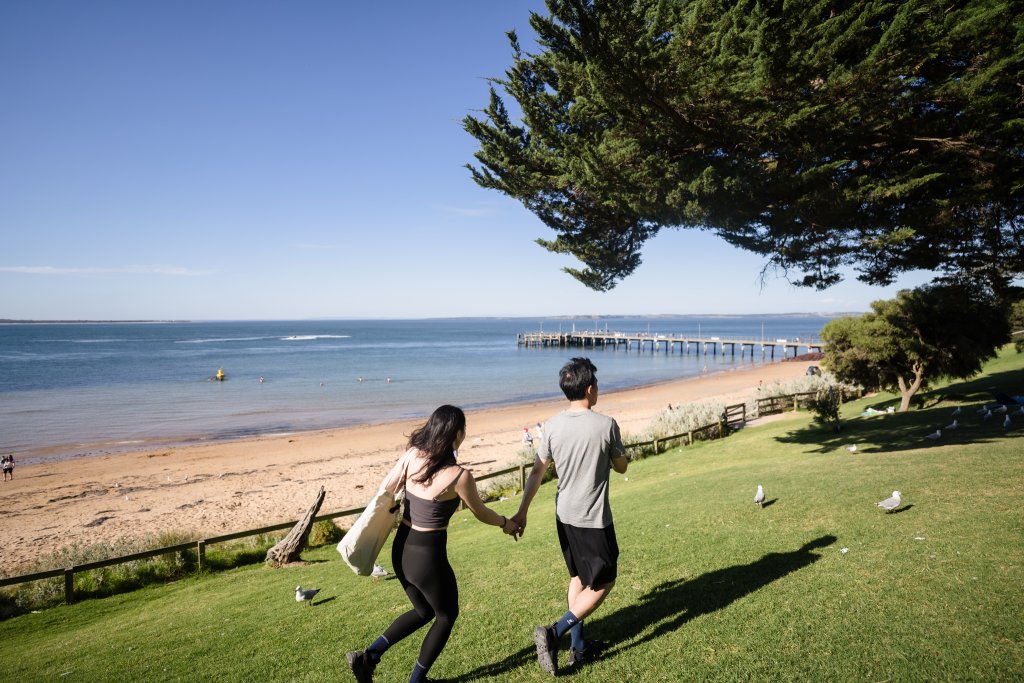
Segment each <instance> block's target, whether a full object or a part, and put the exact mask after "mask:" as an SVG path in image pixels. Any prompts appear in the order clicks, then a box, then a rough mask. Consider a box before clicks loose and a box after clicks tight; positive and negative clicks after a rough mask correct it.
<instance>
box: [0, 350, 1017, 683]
mask: <svg viewBox="0 0 1024 683" xmlns="http://www.w3.org/2000/svg"><path fill="white" fill-rule="evenodd" d="M1022 368H1024V359H1022V357H1021V356H1017V355H1014V354H1009V353H1004V354H1002V355H1001V356H1000V357H999V358H998V359H997V360H995V361H993V362H992V363H991V364H989V366H988V367H987V369H986V373H985V375H984V376H982V377H979V378H978V379H977V380H974V381H972V382H967V383H960V384H955V385H951V386H946V387H942V388H940V389H937V390H935V391H933V392H932V393H931V394H929V396H928V397H926V400H925V401H924V403H923V406H922V407H921V408H919V409H917V410H913V411H911V412H910V413H906V414H900V415H881V416H872V417H860V413H861V412H862V411H863V410H864V409H865V408H866V407H867V406H879V405H884V404H885V403H886V402H887V401H890V400H891V399H892V397H885V396H880V397H873V398H870V399H864V400H861V401H858V402H855V403H852V404H849V405H847V406H845V407H844V418H845V421H844V427H843V430H842V431H841V432H840V433H838V434H833V433H832V432H830V431H828V432H827V431H824V430H822V429H820V428H819V427H817V426H815V425H813V424H811V423H810V420H809V419H808V417H807V416H806V414H798V415H793V416H789V417H786V418H784V419H782V420H778V421H774V422H768V423H766V424H763V425H761V426H754V427H751V428H748V429H745V430H742V431H741V432H739V433H737V434H735V435H733V436H731V437H729V438H728V439H725V440H723V441H717V442H708V443H705V444H702V445H698V446H695V447H692V448H687V449H681V450H676V451H672V452H669V453H667V454H664V455H661V456H658V457H655V458H650V459H647V460H643V461H640V462H636V463H634V464H632V465H631V467H630V470H629V472H628V474H627V475H626V477H625V478H623V477H621V476H618V475H613V477H614V480H613V484H612V507H613V510H614V515H615V525H616V529H617V532H618V536H619V543H620V545H621V547H622V557H621V559H620V570H619V571H620V573H619V581H618V584H617V585H616V587H615V589H614V591H613V592H612V594H611V596H610V597H609V598H608V600H607V601H606V602H605V604H604V605H603V606H602V607H601V609H600V610H599V611H598V612H597V613H596V614H595V615H593V616H592V617H591V618H590V619H589V620H588V621H587V623H586V627H585V628H586V633H587V635H588V636H589V637H595V638H601V639H603V640H606V641H608V642H609V643H610V645H611V648H610V651H609V653H608V654H607V656H605V657H604V658H602V659H600V660H599V661H597V662H595V663H593V664H591V665H589V666H588V667H586V669H585V670H584V671H582V672H580V673H578V674H575V675H573V676H572V677H573V678H577V677H578V678H580V679H581V680H584V679H585V680H587V681H607V682H609V683H612V682H616V683H618V682H620V681H684V680H686V681H688V680H700V681H747V680H755V679H763V680H782V681H788V680H806V681H810V680H814V681H821V680H828V681H847V680H849V681H861V680H864V681H883V680H903V681H926V680H927V681H936V680H958V681H959V680H986V681H999V680H1005V681H1011V680H1021V679H1024V620H1022V619H1021V614H1022V613H1024V589H1022V585H1024V568H1022V552H1021V541H1022V531H1024V511H1022V510H1024V505H1022V503H1024V500H1022V495H1024V440H1022V438H1021V437H1024V417H1018V418H1014V420H1015V423H1014V425H1013V426H1012V427H1011V428H1009V429H1004V428H1003V427H1002V424H1001V422H1002V420H1001V416H1000V419H999V420H998V421H996V420H990V421H989V422H982V421H981V418H980V416H978V415H977V414H976V413H975V412H974V410H973V409H974V408H976V407H977V406H978V405H980V404H981V403H983V402H984V401H986V400H989V399H990V395H989V394H988V389H989V387H992V386H995V387H999V388H1001V389H1003V390H1006V391H1008V393H1011V394H1013V393H1024V369H1022ZM957 405H963V406H964V414H963V416H962V417H961V420H960V423H961V426H960V428H959V429H958V430H956V431H955V432H952V433H949V434H948V435H947V437H944V438H943V439H940V440H936V441H930V440H927V439H924V438H923V437H924V435H925V434H927V433H929V432H931V431H933V430H934V429H935V428H936V427H942V426H944V425H945V424H947V423H948V422H950V421H951V418H950V417H949V416H950V413H951V411H952V409H953V408H954V407H955V406H957ZM854 442H856V443H858V444H859V447H858V452H857V453H854V454H851V453H849V452H848V451H847V450H846V449H847V447H848V446H849V445H850V444H852V443H854ZM325 483H326V484H327V485H328V486H329V485H330V483H329V482H325ZM757 484H763V485H764V487H765V491H766V493H767V498H768V501H769V504H768V505H767V506H766V507H764V508H763V509H759V508H758V507H757V506H755V505H754V504H753V503H752V502H751V500H752V498H753V494H754V489H755V487H756V486H757ZM893 489H899V490H900V491H902V492H903V497H904V503H903V505H902V507H901V508H900V509H899V510H898V511H896V512H895V513H892V514H885V513H883V512H882V511H880V510H878V509H877V508H876V507H875V505H874V503H875V501H877V500H880V499H882V498H885V497H887V496H888V495H889V494H890V493H891V492H892V490H893ZM516 505H517V502H516V499H513V500H510V501H506V502H503V503H498V504H496V506H495V507H496V509H497V510H498V511H499V512H501V513H502V514H511V513H512V512H513V511H514V510H515V507H516ZM553 506H554V486H552V485H546V486H544V487H543V488H542V490H541V492H540V494H539V495H538V496H537V499H536V501H535V502H534V506H533V509H532V510H531V514H530V520H529V527H528V529H527V533H526V535H525V537H524V538H523V539H521V540H520V541H519V542H518V543H513V542H512V541H511V539H509V538H508V537H505V536H503V535H502V534H501V533H500V532H499V531H498V530H496V529H495V528H493V527H484V526H482V525H480V524H478V523H477V522H476V521H475V520H474V519H473V518H472V517H471V516H470V515H469V513H468V512H460V513H458V514H457V515H456V517H455V519H454V520H453V524H452V528H451V531H450V536H449V554H450V557H451V561H452V564H453V565H454V566H455V569H456V573H457V575H458V577H459V585H460V604H461V616H460V618H459V621H458V622H457V623H456V626H455V631H454V633H453V635H452V639H451V641H450V642H449V644H448V647H447V648H446V649H445V651H444V653H443V654H442V655H441V658H440V659H439V660H438V662H437V664H436V665H435V667H434V669H433V670H432V671H431V675H432V676H434V677H435V678H438V679H441V680H448V681H460V682H461V681H471V680H493V681H543V680H549V679H550V677H549V676H546V675H544V674H542V673H541V672H540V670H539V669H538V668H537V665H536V662H535V659H534V654H533V644H532V640H531V631H532V628H533V627H534V626H535V625H537V624H540V623H547V622H550V621H553V620H554V619H555V618H556V617H558V616H560V615H561V614H562V612H564V610H565V604H564V600H565V597H564V590H565V584H566V575H565V569H564V566H563V564H562V560H561V557H560V554H559V551H558V547H557V540H556V538H555V533H554V524H553ZM844 550H845V552H844ZM389 552H390V550H389V548H385V553H384V555H383V556H382V558H383V559H384V560H385V564H386V565H388V566H389V567H390V555H389ZM305 557H306V559H307V560H309V563H308V564H307V565H305V566H302V567H295V568H288V569H283V570H271V569H267V568H264V567H249V568H241V569H236V570H232V571H229V572H225V573H221V574H215V575H210V576H202V577H198V578H194V579H188V580H183V581H179V582H176V583H173V584H170V585H166V586H159V587H152V588H147V589H144V590H140V591H137V592H134V593H130V594H126V595H120V596H115V597H111V598H106V599H103V600H90V601H85V602H82V603H80V604H76V605H73V606H70V607H59V608H55V609H51V610H47V611H44V612H42V613H38V614H28V615H24V616H21V617H17V618H13V619H9V620H7V621H6V622H3V623H0V641H2V642H3V644H4V651H5V657H4V661H3V664H2V665H0V670H2V671H3V674H2V676H0V677H2V678H3V679H4V680H10V681H15V680H16V681H62V682H63V681H143V680H145V681H194V680H209V681H329V680H330V681H336V680H342V681H345V680H351V677H350V675H349V673H348V671H347V668H346V666H345V663H344V662H345V660H344V653H345V651H347V650H350V649H356V648H361V647H364V646H365V645H366V644H368V643H369V642H370V641H371V640H373V638H375V637H376V636H377V635H379V634H380V633H381V631H383V629H384V628H385V627H386V626H387V624H388V623H389V622H390V620H391V619H393V618H394V617H395V616H397V615H398V614H400V613H401V612H403V611H404V610H406V609H407V608H408V607H407V602H406V600H405V598H404V595H403V593H402V590H401V587H400V586H399V584H398V582H397V580H394V579H393V577H389V579H388V580H382V581H374V580H371V579H367V578H359V577H356V576H354V575H353V574H352V573H351V572H350V571H349V570H348V569H347V568H346V567H345V566H344V565H343V564H342V563H341V561H340V559H339V558H338V557H337V554H336V553H335V552H334V550H333V548H325V549H321V550H317V551H311V552H308V553H307V554H306V555H305ZM296 584H302V585H303V586H315V587H319V588H321V589H322V592H321V593H320V595H319V596H318V597H317V600H316V604H314V605H313V606H312V607H308V606H306V605H299V604H296V603H295V602H294V597H293V593H294V588H295V586H296ZM421 640H422V634H416V635H415V636H413V637H412V638H409V639H407V640H406V641H405V642H402V643H400V644H398V645H397V646H395V647H394V648H392V649H391V651H389V653H388V654H387V656H386V657H385V659H384V661H383V662H382V663H381V665H380V667H378V669H377V677H376V680H378V681H383V682H396V683H397V682H402V681H406V680H407V679H408V675H409V671H410V669H411V668H412V664H413V662H414V661H415V658H416V653H417V651H418V648H419V645H420V642H421Z"/></svg>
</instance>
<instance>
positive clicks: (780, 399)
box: [0, 392, 814, 604]
mask: <svg viewBox="0 0 1024 683" xmlns="http://www.w3.org/2000/svg"><path fill="white" fill-rule="evenodd" d="M809 396H814V392H808V393H803V394H791V395H789V396H775V397H771V398H766V399H758V400H757V415H759V416H760V415H768V414H771V413H777V412H782V411H783V410H787V409H790V408H791V409H793V410H798V409H799V406H800V402H801V401H802V400H803V401H806V399H807V397H809ZM746 419H747V411H746V405H745V404H742V403H737V404H735V405H731V406H726V407H725V410H724V412H723V413H722V415H721V417H720V418H719V420H718V421H717V422H713V423H711V424H708V425H704V426H703V427H697V428H695V429H691V430H689V431H686V432H683V433H681V434H673V435H671V436H662V437H658V438H656V439H651V440H649V441H638V442H635V443H629V444H626V449H627V451H637V450H642V449H645V448H652V449H653V450H654V453H655V454H658V453H661V452H662V451H663V450H665V449H666V448H668V447H669V446H670V445H671V444H675V443H679V444H681V445H684V446H689V445H692V444H693V443H694V441H695V440H696V439H698V438H700V437H705V438H723V437H725V436H728V435H729V433H730V432H732V431H734V430H736V429H738V428H739V427H740V426H742V424H743V423H745V422H746ZM708 435H709V436H708ZM530 467H533V463H528V464H523V465H516V466H513V467H508V468H506V469H503V470H498V471H496V472H489V473H487V474H481V475H480V476H478V477H476V480H477V481H485V480H487V479H494V478H496V477H501V476H505V475H509V474H517V475H518V477H517V478H518V480H519V481H518V482H517V483H518V485H519V490H520V491H522V490H523V489H524V488H525V487H526V470H527V469H528V468H530ZM364 509H365V508H361V507H358V508H351V509H348V510H341V511H339V512H331V513H328V514H325V515H318V516H317V517H316V518H315V521H317V522H320V521H324V520H333V519H338V518H340V517H349V516H353V515H358V514H360V513H361V512H362V511H363V510H364ZM296 523H297V520H296V521H292V522H281V523H280V524H272V525H270V526H265V527H260V528H259V529H249V530H246V531H237V532H234V533H230V534H224V535H222V536H213V537H211V538H204V539H201V540H197V541H189V542H187V543H179V544H178V545H172V546H166V547H163V548H154V549H152V550H145V551H142V552H138V553H132V554H131V555H123V556H121V557H111V558H107V559H105V560H97V561H95V562H87V563H85V564H78V565H73V566H71V567H66V568H61V569H49V570H47V571H42V572H36V573H34V574H24V575H22V576H10V577H7V578H0V587H3V586H13V585H16V584H20V583H29V582H31V581H41V580H43V579H52V578H56V577H59V576H63V577H64V600H65V602H66V603H67V604H71V603H72V602H74V599H75V574H76V573H79V572H86V571H90V570H94V569H102V568H104V567H110V566H113V565H116V564H123V563H126V562H133V561H136V560H144V559H148V558H150V557H156V556H158V555H165V554H170V553H179V552H185V551H189V550H192V549H195V551H196V557H197V558H198V565H199V567H200V568H202V566H203V563H204V561H205V557H206V548H207V547H208V546H211V545H214V544H216V543H224V542H226V541H233V540H237V539H239V538H245V537H247V536H258V535H259V534H266V533H272V532H274V531H283V530H285V529H290V528H292V527H293V526H295V524H296Z"/></svg>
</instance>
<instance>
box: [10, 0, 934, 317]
mask: <svg viewBox="0 0 1024 683" xmlns="http://www.w3.org/2000/svg"><path fill="white" fill-rule="evenodd" d="M530 9H535V10H539V11H543V2H541V1H540V0H529V1H526V0H524V1H515V2H513V1H507V2H493V1H487V2H481V1H480V0H444V1H442V2H422V1H419V0H416V1H413V0H406V1H398V2H390V3H367V2H355V1H345V2H342V1H340V0H337V1H330V2H328V1H323V2H320V1H300V2H266V1H259V0H247V1H242V0H237V1H214V2H208V1H199V0H179V1H176V2H130V1H129V0H118V1H104V0H89V1H86V2H82V1H81V0H47V1H46V2H34V1H32V0H10V1H8V2H3V3H0V92H2V93H3V96H2V99H3V105H2V106H0V318H19V319H20V318H31V319H193V320H202V319H276V318H317V317H341V318H347V317H355V318H363V317H443V316H545V315H574V314H578V315H586V314H622V315H638V314H658V313H679V314H686V313H784V312H834V311H861V310H866V309H867V307H868V304H869V303H870V302H871V301H873V300H875V299H883V298H889V297H891V296H892V295H893V294H894V293H895V291H896V290H897V289H899V288H900V287H901V286H903V287H906V286H914V285H916V284H919V283H921V282H923V281H925V280H927V279H928V277H926V276H924V275H921V274H918V275H917V276H916V277H909V278H905V279H903V280H901V281H900V282H899V283H897V285H895V286H893V287H888V288H871V287H866V286H864V285H861V284H859V283H857V282H856V281H855V280H853V279H852V278H851V279H849V280H847V281H846V282H845V283H843V284H841V285H838V286H836V287H833V288H831V289H829V290H827V291H825V292H817V291H812V290H804V289H797V288H793V287H791V286H790V285H788V284H787V283H786V282H785V281H784V280H781V279H774V280H771V281H769V282H768V284H767V286H766V287H762V286H761V283H760V280H759V277H758V276H759V273H760V271H761V269H762V267H763V265H764V261H763V259H762V258H761V257H757V256H754V255H751V254H748V253H745V252H741V251H738V250H736V249H734V248H732V247H730V246H728V245H726V244H725V243H724V242H722V241H721V240H719V239H718V238H715V237H714V236H713V235H711V234H709V233H703V232H699V231H679V230H668V231H663V232H662V234H661V235H659V236H658V237H657V238H656V239H655V240H653V241H652V242H650V243H649V244H648V246H647V247H646V249H645V252H644V264H643V265H642V266H641V267H640V269H639V270H638V272H637V273H636V274H635V275H633V276H632V277H631V278H629V279H627V280H626V281H625V282H624V283H622V284H621V285H619V286H618V287H617V288H616V289H615V290H614V291H612V292H609V293H597V292H592V291H590V290H587V289H586V288H584V287H583V286H582V285H580V284H579V283H577V282H576V280H574V279H573V278H571V277H570V276H568V275H566V274H565V273H563V272H562V270H561V269H562V268H563V267H565V266H572V265H575V262H574V260H573V259H571V258H569V257H566V256H561V255H557V254H551V253H549V252H547V251H546V250H544V249H543V248H541V247H539V246H537V245H536V244H534V242H533V240H534V239H535V238H537V237H545V238H551V237H553V234H552V233H551V232H550V231H549V230H548V229H547V228H546V227H545V226H544V225H543V224H542V223H541V222H540V221H539V220H538V219H537V218H536V217H535V216H533V214H531V213H530V212H528V211H527V210H526V209H525V208H523V207H522V206H521V205H520V204H519V203H517V202H515V201H513V200H511V199H508V198H507V197H505V196H503V195H501V194H499V193H497V192H494V191H487V190H483V189H481V188H479V187H478V186H476V185H475V184H474V183H473V181H472V180H471V178H470V176H469V172H468V171H467V170H466V169H465V168H464V167H463V165H464V164H466V163H467V162H472V161H473V157H472V155H473V152H474V150H475V144H474V140H473V139H472V138H471V137H470V136H469V135H467V134H466V133H465V132H464V131H463V130H462V128H461V126H460V121H461V119H462V117H463V116H465V115H466V114H467V113H470V112H472V111H473V110H478V109H480V108H482V107H483V106H485V105H486V103H487V88H488V84H487V82H486V80H485V79H486V78H487V77H491V76H501V75H502V74H503V73H504V70H505V69H506V68H507V67H508V66H509V64H510V63H511V51H510V49H509V46H508V41H507V39H506V37H505V33H506V31H508V30H510V29H516V30H517V31H518V32H519V34H520V37H521V38H522V40H523V43H524V46H529V45H530V37H531V36H532V32H531V30H530V28H529V24H528V15H529V10H530Z"/></svg>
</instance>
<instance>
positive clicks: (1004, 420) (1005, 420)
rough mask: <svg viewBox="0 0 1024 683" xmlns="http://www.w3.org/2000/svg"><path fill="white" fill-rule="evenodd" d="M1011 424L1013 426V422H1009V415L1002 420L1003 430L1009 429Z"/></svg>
mask: <svg viewBox="0 0 1024 683" xmlns="http://www.w3.org/2000/svg"><path fill="white" fill-rule="evenodd" d="M1011 424H1013V422H1012V421H1011V420H1010V416H1009V415H1007V416H1006V417H1004V418H1003V429H1009V428H1010V425H1011Z"/></svg>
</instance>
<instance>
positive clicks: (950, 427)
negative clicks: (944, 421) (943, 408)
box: [943, 419, 960, 431]
mask: <svg viewBox="0 0 1024 683" xmlns="http://www.w3.org/2000/svg"><path fill="white" fill-rule="evenodd" d="M959 426H960V423H958V422H957V421H956V420H955V419H954V420H953V421H952V422H950V423H949V424H948V425H946V426H945V427H943V429H945V430H947V431H952V430H954V429H956V428H957V427H959Z"/></svg>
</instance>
